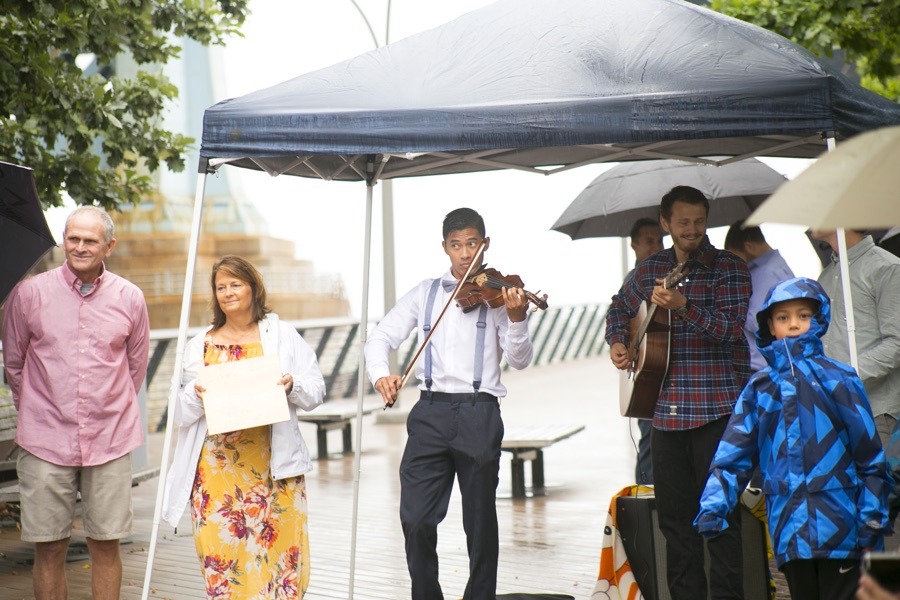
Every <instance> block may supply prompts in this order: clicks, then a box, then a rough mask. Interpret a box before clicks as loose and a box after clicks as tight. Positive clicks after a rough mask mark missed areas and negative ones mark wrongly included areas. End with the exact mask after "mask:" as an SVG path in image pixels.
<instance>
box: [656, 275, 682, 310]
mask: <svg viewBox="0 0 900 600" xmlns="http://www.w3.org/2000/svg"><path fill="white" fill-rule="evenodd" d="M662 282H663V280H662V279H657V280H656V283H660V284H661V283H662ZM650 302H652V303H653V304H656V305H658V306H660V307H661V308H665V309H668V310H675V309H677V308H681V307H682V306H684V305H685V304H687V298H685V297H684V294H682V293H681V292H679V291H678V289H677V288H664V287H663V286H661V285H657V286H654V288H653V295H652V296H650Z"/></svg>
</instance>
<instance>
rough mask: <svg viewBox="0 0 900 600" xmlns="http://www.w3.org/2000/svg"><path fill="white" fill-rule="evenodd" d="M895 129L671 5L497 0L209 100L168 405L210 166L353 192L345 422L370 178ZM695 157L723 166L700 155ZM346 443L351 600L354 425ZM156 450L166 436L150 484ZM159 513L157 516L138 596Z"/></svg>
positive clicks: (792, 149)
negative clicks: (359, 184)
mask: <svg viewBox="0 0 900 600" xmlns="http://www.w3.org/2000/svg"><path fill="white" fill-rule="evenodd" d="M896 123H900V106H898V105H897V104H896V103H893V102H890V101H888V100H886V99H884V98H881V97H880V96H877V95H875V94H873V93H871V92H868V91H866V90H863V89H862V88H860V87H858V86H856V85H854V84H853V83H851V82H849V81H848V80H847V79H845V78H844V77H843V76H842V75H840V73H838V72H836V71H833V70H831V69H829V68H828V67H827V66H825V65H824V64H822V63H821V62H820V61H819V60H817V59H816V58H815V57H814V56H812V55H811V54H810V53H808V52H807V51H805V50H803V49H802V48H800V47H798V46H796V45H795V44H792V43H791V42H789V41H787V40H785V39H783V38H781V37H779V36H777V35H775V34H772V33H769V32H767V31H764V30H762V29H759V28H757V27H754V26H751V25H748V24H746V23H742V22H740V21H736V20H734V19H730V18H728V17H725V16H722V15H719V14H717V13H715V12H712V11H709V10H707V9H704V8H700V7H697V6H694V5H692V4H688V3H686V2H681V1H678V0H628V1H624V0H555V1H554V2H552V3H550V2H545V1H544V0H500V1H499V2H497V3H495V4H492V5H490V6H488V7H485V8H483V9H480V10H477V11H474V12H472V13H469V14H467V15H464V16H462V17H460V18H459V19H456V20H454V21H452V22H450V23H447V24H445V25H442V26H440V27H438V28H435V29H433V30H430V31H427V32H424V33H421V34H419V35H416V36H412V37H410V38H407V39H405V40H402V41H399V42H396V43H394V44H391V45H389V46H385V47H382V48H379V49H377V50H373V51H371V52H368V53H366V54H363V55H361V56H359V57H357V58H354V59H351V60H348V61H345V62H343V63H340V64H337V65H334V66H332V67H329V68H326V69H322V70H320V71H316V72H314V73H310V74H307V75H304V76H301V77H298V78H295V79H292V80H290V81H287V82H285V83H282V84H280V85H276V86H273V87H270V88H267V89H264V90H261V91H258V92H255V93H251V94H247V95H245V96H242V97H240V98H234V99H230V100H226V101H223V102H220V103H218V104H216V105H215V106H213V107H211V108H209V109H208V110H207V111H206V112H205V114H204V125H203V136H202V145H201V150H200V154H201V159H200V165H199V172H200V174H201V176H200V178H199V181H198V185H197V195H196V201H195V209H194V219H193V229H192V233H191V241H190V248H191V253H190V255H189V258H188V264H187V268H186V273H185V295H184V297H183V301H182V318H181V324H180V327H179V339H178V346H177V350H176V364H175V372H174V374H173V380H172V390H173V394H174V392H175V391H176V390H177V388H178V386H179V385H180V372H181V364H182V361H183V353H184V345H185V337H186V332H187V322H188V316H189V308H190V289H191V286H192V281H193V273H194V268H195V264H196V253H195V248H196V246H197V242H198V240H199V225H200V217H201V214H202V204H203V202H202V200H203V193H204V184H205V178H206V175H207V174H208V173H210V172H213V171H214V170H215V169H217V168H218V167H219V166H221V165H222V164H225V163H230V164H233V165H236V166H239V167H245V168H250V169H257V170H263V171H266V172H268V173H269V174H271V175H280V174H290V175H298V176H304V177H316V178H322V179H326V180H350V181H366V183H367V203H366V240H365V248H366V250H365V256H364V281H363V298H362V308H361V315H362V316H361V321H362V322H361V326H360V332H361V339H360V372H359V379H360V385H359V392H358V393H359V398H358V400H359V405H360V408H361V407H362V395H363V390H364V389H365V388H366V386H367V383H366V382H365V375H364V370H363V364H362V345H363V344H364V343H365V332H366V327H367V324H366V315H367V312H368V277H369V274H368V273H369V271H368V264H369V246H370V239H371V237H370V236H371V213H372V186H373V185H374V184H375V182H376V181H377V180H379V179H389V178H395V177H403V176H411V175H437V174H445V173H462V172H471V171H481V170H494V169H507V168H514V169H521V170H526V171H533V172H536V173H540V174H552V173H555V172H558V171H561V170H565V169H570V168H575V167H578V166H581V165H585V164H591V163H596V162H607V161H626V160H643V159H651V158H681V159H686V160H690V161H693V162H703V163H714V164H724V163H727V162H731V161H734V160H740V159H742V158H747V157H749V156H757V155H766V156H788V157H814V156H817V155H819V154H820V153H821V152H822V151H823V150H824V149H825V138H826V137H836V138H837V139H844V138H849V137H851V136H853V135H855V134H857V133H860V132H863V131H867V130H870V129H874V128H877V127H880V126H883V125H889V124H896ZM710 155H729V156H731V158H727V159H724V160H721V161H711V160H710V159H704V158H700V157H702V156H710ZM172 404H173V403H172V402H170V410H171V409H172ZM172 422H173V420H172V419H171V418H170V419H169V423H172ZM359 422H360V420H358V423H359ZM356 431H357V439H356V452H357V454H356V458H355V463H354V514H353V523H354V524H353V531H354V534H353V536H354V537H353V540H351V560H350V594H349V595H350V597H351V598H352V597H353V580H354V565H355V540H356V538H355V531H356V516H357V515H356V506H357V498H358V482H359V461H360V456H359V448H360V441H361V440H360V438H361V432H362V428H361V427H357V430H356ZM169 443H170V433H169V431H167V433H166V438H165V442H164V445H163V464H162V467H161V478H164V476H165V472H166V461H167V459H168V455H169ZM160 503H161V492H160V495H158V497H157V505H158V506H159V505H160ZM158 515H159V508H157V511H156V515H155V517H154V530H153V532H152V537H151V545H150V552H149V559H148V564H147V573H146V578H145V581H144V596H143V597H144V598H146V597H147V593H148V589H149V587H150V586H149V584H150V576H151V571H152V565H153V550H154V546H155V541H156V535H157V530H158V524H159V516H158Z"/></svg>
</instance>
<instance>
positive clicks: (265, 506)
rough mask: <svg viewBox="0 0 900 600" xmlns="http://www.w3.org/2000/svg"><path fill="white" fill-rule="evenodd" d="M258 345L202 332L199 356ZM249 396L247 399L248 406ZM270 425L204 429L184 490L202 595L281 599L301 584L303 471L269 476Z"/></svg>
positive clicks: (246, 354) (305, 546)
mask: <svg viewBox="0 0 900 600" xmlns="http://www.w3.org/2000/svg"><path fill="white" fill-rule="evenodd" d="M262 353H263V351H262V344H261V343H260V342H254V343H251V344H245V345H242V346H241V345H232V346H218V345H215V344H213V343H212V339H211V338H210V337H207V338H206V342H205V344H204V352H203V362H204V364H206V365H211V364H218V363H223V362H228V361H233V360H241V359H243V358H252V357H255V356H261V355H262ZM250 403H251V399H249V398H248V406H249V405H250ZM270 453H271V429H270V428H269V427H268V426H264V427H254V428H252V429H244V430H241V431H233V432H231V433H223V434H218V435H207V436H206V440H205V441H204V443H203V449H202V450H201V452H200V461H199V463H198V465H197V474H196V476H195V478H194V486H193V490H192V492H191V521H192V522H193V527H194V540H195V543H196V546H197V555H198V556H199V557H200V568H201V570H202V571H203V577H204V579H205V580H206V594H207V596H208V597H209V598H216V599H222V600H224V599H232V600H263V599H270V598H271V599H277V600H282V599H284V600H287V599H293V598H302V597H303V595H304V593H305V592H306V588H307V586H308V585H309V534H308V530H307V509H306V484H305V481H304V478H303V476H302V475H301V476H300V477H293V478H290V479H282V480H278V481H274V480H273V479H272V474H271V473H270V472H269V456H270Z"/></svg>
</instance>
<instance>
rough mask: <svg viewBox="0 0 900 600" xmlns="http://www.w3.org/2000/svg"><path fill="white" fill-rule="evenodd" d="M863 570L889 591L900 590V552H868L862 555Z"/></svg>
mask: <svg viewBox="0 0 900 600" xmlns="http://www.w3.org/2000/svg"><path fill="white" fill-rule="evenodd" d="M862 571H863V573H868V574H869V576H870V577H871V578H872V579H874V580H875V581H877V582H878V585H880V586H881V587H883V588H884V589H886V590H888V591H889V592H900V554H897V553H896V552H866V553H864V554H863V557H862Z"/></svg>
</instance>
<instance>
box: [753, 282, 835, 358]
mask: <svg viewBox="0 0 900 600" xmlns="http://www.w3.org/2000/svg"><path fill="white" fill-rule="evenodd" d="M800 298H807V299H809V300H814V301H815V302H817V303H818V304H819V309H818V310H817V311H816V314H815V315H813V320H812V322H811V323H810V325H809V331H808V332H806V333H805V334H803V335H801V336H800V337H801V338H808V337H810V336H815V337H817V338H821V337H822V336H823V335H825V332H826V331H828V323H829V322H830V321H831V300H830V299H829V298H828V294H826V293H825V290H824V289H822V286H821V285H819V282H818V281H816V280H814V279H809V278H808V277H794V278H793V279H786V280H784V281H781V282H779V283H777V284H775V285H774V286H772V289H771V290H769V293H768V294H767V295H766V299H765V301H764V302H763V305H762V307H761V308H760V309H759V312H758V313H756V322H757V323H758V324H759V330H758V331H757V332H756V345H757V346H759V347H760V349H762V348H765V347H766V346H768V345H770V344H771V343H772V341H773V340H774V339H775V338H774V337H772V334H771V333H770V332H769V323H768V319H769V315H770V314H771V312H772V311H771V309H772V306H773V305H775V304H778V303H779V302H786V301H788V300H799V299H800Z"/></svg>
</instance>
